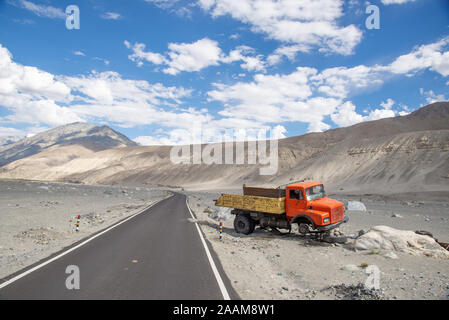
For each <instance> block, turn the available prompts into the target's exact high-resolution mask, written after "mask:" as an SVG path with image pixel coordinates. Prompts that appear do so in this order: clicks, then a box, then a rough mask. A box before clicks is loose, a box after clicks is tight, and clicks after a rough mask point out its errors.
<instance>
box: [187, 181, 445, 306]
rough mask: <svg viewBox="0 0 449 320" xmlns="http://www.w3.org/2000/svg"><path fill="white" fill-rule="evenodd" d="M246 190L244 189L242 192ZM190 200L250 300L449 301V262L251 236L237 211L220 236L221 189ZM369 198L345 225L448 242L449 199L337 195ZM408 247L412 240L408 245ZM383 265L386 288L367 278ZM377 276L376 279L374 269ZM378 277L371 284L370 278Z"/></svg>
mask: <svg viewBox="0 0 449 320" xmlns="http://www.w3.org/2000/svg"><path fill="white" fill-rule="evenodd" d="M234 192H235V193H240V192H241V191H240V190H235V191H234ZM187 195H188V196H189V205H190V207H191V209H192V210H193V211H194V212H195V214H196V216H197V217H198V222H199V224H200V225H201V226H202V229H203V231H204V233H205V235H206V237H207V238H208V240H209V241H210V242H211V243H212V246H213V248H214V250H215V251H216V252H217V254H218V256H219V258H220V261H221V263H222V265H223V267H224V269H225V272H226V273H227V275H228V277H229V278H230V279H231V282H232V284H233V286H234V288H235V289H236V291H237V292H238V293H239V294H240V296H241V297H242V298H243V299H449V260H448V259H445V258H437V257H429V256H425V255H423V254H420V252H418V255H412V254H410V253H407V252H402V251H398V250H394V249H392V250H385V249H372V250H354V249H353V247H351V246H350V245H347V244H339V243H325V242H319V241H316V240H314V239H312V238H311V237H308V236H306V237H303V236H300V235H299V234H298V233H297V232H295V230H294V229H293V232H292V233H291V234H283V235H279V234H276V233H274V232H271V231H268V230H260V229H257V228H256V231H255V232H254V233H253V234H251V235H248V236H245V235H242V234H237V233H235V232H234V230H233V217H230V218H228V219H227V220H225V221H223V225H224V227H223V236H222V239H221V240H220V239H219V233H218V220H219V218H220V217H222V218H227V217H228V215H227V214H226V212H225V211H216V207H215V206H214V203H213V199H217V198H218V197H219V195H220V194H219V193H206V192H187ZM334 197H335V198H336V199H338V200H340V201H344V202H345V203H347V201H352V200H357V201H362V202H363V203H364V204H365V206H366V208H367V210H366V211H347V214H348V215H349V217H350V221H349V223H347V224H345V225H343V226H342V227H341V228H340V231H341V232H342V233H343V234H345V235H354V236H357V235H358V232H359V231H360V230H369V229H370V228H371V227H373V226H379V225H386V226H390V227H393V228H395V229H400V230H412V231H415V230H426V231H430V232H432V233H433V235H434V237H436V238H438V240H439V241H444V242H449V223H448V219H449V212H448V211H449V210H448V209H449V203H447V201H446V202H444V201H441V200H443V199H437V200H440V201H435V200H433V201H427V202H426V201H415V200H414V199H413V198H407V197H405V198H404V197H397V199H395V197H385V196H373V195H367V196H348V195H341V194H340V195H336V196H334ZM406 246H407V243H406ZM376 270H378V271H379V275H380V277H379V290H367V289H366V288H365V283H366V282H367V281H371V280H372V279H373V275H374V273H376ZM369 273H370V274H371V277H370V274H369ZM371 283H372V282H371Z"/></svg>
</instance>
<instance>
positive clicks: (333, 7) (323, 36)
mask: <svg viewBox="0 0 449 320" xmlns="http://www.w3.org/2000/svg"><path fill="white" fill-rule="evenodd" d="M198 3H199V5H200V7H202V8H203V9H204V10H205V11H207V12H210V14H211V15H212V16H213V17H219V16H224V15H230V16H231V17H233V18H234V19H236V20H239V21H241V22H243V23H246V24H249V25H250V26H251V28H252V30H253V31H254V32H259V33H263V34H266V35H267V36H268V37H269V38H272V39H275V40H279V41H281V42H285V43H293V44H299V45H302V46H307V47H309V46H310V47H318V48H319V49H320V51H323V52H335V53H339V54H344V55H348V54H351V53H352V52H353V50H354V47H355V46H356V45H357V44H358V43H359V42H360V41H361V39H362V32H361V31H360V30H359V29H358V28H357V27H356V26H354V25H349V26H346V27H343V26H339V25H338V22H337V21H338V20H339V19H340V18H342V16H343V12H342V5H343V1H342V0H315V1H292V0H279V1H277V0H198Z"/></svg>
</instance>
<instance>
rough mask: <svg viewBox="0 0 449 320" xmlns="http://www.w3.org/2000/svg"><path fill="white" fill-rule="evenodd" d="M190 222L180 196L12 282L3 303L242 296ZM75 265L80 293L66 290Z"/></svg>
mask: <svg viewBox="0 0 449 320" xmlns="http://www.w3.org/2000/svg"><path fill="white" fill-rule="evenodd" d="M189 218H191V214H190V212H189V209H188V208H187V205H186V197H185V196H184V195H181V194H175V195H174V196H172V197H170V198H168V199H165V200H163V201H161V202H159V203H157V204H155V205H154V206H152V207H150V208H148V209H147V210H145V211H144V212H142V213H141V214H138V215H136V216H135V217H133V218H131V219H130V220H128V221H126V222H124V223H122V224H120V225H118V226H116V227H115V228H113V229H111V230H109V231H107V232H105V233H104V234H102V235H100V236H98V237H96V238H95V239H93V240H92V241H89V242H87V243H86V244H84V245H82V246H80V247H79V248H76V249H75V250H73V251H72V252H69V253H67V254H65V255H63V256H62V257H60V258H58V259H56V260H54V261H52V262H50V263H48V264H46V265H44V266H43V267H41V268H38V269H37V270H35V271H33V272H31V273H29V274H27V275H25V276H23V277H21V278H20V279H17V280H15V281H13V282H11V283H9V284H8V285H6V286H5V287H3V288H1V289H0V299H182V300H184V299H223V298H226V295H227V294H228V295H229V297H230V298H231V299H234V298H238V296H237V295H236V294H235V292H234V291H233V290H232V287H231V286H230V284H229V280H228V279H227V277H226V276H225V274H224V272H223V270H222V268H221V266H220V264H219V261H218V259H217V257H216V255H215V254H214V252H213V251H212V248H211V246H209V245H206V247H208V248H209V250H210V253H211V255H210V256H209V257H208V255H207V253H206V252H207V250H206V248H205V246H204V245H205V244H206V242H204V241H203V240H202V239H201V236H200V234H199V233H198V227H197V225H196V224H195V223H193V222H192V221H191V220H190V219H189ZM62 252H64V251H62ZM62 252H61V253H62ZM211 260H212V261H213V262H212V263H211ZM41 263H42V261H41V262H40V263H38V264H37V265H40V264H41ZM70 265H75V266H77V267H78V268H79V271H80V288H79V289H78V290H76V289H74V290H68V289H67V288H66V279H67V277H69V276H70V275H69V274H66V268H67V266H70ZM215 266H216V270H215V272H214V269H213V268H214V267H215ZM30 268H31V267H30ZM30 268H28V269H30ZM25 271H27V269H25V270H22V271H20V272H18V273H17V274H15V275H14V276H17V275H21V274H23V272H25ZM13 278H14V277H9V278H8V279H9V280H11V279H13ZM8 279H5V280H8ZM221 280H222V284H221V285H220V281H221ZM2 283H3V284H5V281H3V282H2ZM1 285H2V284H1V283H0V286H1Z"/></svg>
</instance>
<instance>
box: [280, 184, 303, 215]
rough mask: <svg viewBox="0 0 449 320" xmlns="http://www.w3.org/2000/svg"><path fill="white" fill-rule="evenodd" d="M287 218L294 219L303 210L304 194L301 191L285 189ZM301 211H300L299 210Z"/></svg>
mask: <svg viewBox="0 0 449 320" xmlns="http://www.w3.org/2000/svg"><path fill="white" fill-rule="evenodd" d="M285 202H286V203H285V204H286V211H287V216H288V217H294V216H296V215H297V214H298V213H300V212H301V211H303V210H304V209H305V201H304V193H303V190H301V189H299V188H298V189H294V188H291V189H287V194H286V198H285ZM301 209H302V210H301Z"/></svg>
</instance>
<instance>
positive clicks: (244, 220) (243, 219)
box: [234, 214, 256, 234]
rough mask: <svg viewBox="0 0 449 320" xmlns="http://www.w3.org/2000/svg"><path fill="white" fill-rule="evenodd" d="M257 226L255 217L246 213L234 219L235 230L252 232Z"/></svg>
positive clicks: (244, 232)
mask: <svg viewBox="0 0 449 320" xmlns="http://www.w3.org/2000/svg"><path fill="white" fill-rule="evenodd" d="M255 226H256V225H255V223H254V221H253V219H251V218H250V217H249V216H248V215H246V214H239V215H238V216H236V217H235V219H234V230H235V232H237V233H243V234H250V233H252V232H253V231H254V228H255Z"/></svg>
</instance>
